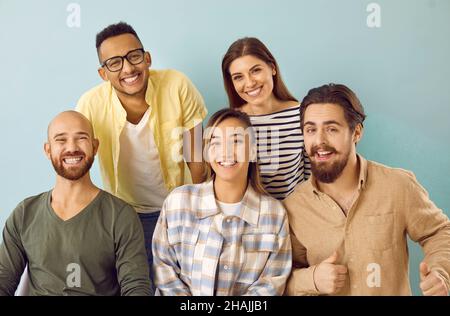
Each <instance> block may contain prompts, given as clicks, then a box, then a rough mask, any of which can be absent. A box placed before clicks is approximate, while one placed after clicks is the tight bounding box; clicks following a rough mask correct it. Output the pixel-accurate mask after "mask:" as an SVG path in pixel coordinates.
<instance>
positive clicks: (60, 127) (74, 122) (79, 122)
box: [47, 111, 94, 142]
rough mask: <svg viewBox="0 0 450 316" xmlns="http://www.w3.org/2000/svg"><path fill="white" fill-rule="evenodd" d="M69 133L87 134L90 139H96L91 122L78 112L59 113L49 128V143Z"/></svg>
mask: <svg viewBox="0 0 450 316" xmlns="http://www.w3.org/2000/svg"><path fill="white" fill-rule="evenodd" d="M69 133H77V134H86V135H87V136H89V138H91V139H93V138H94V130H93V128H92V124H91V122H89V120H88V119H87V118H86V117H85V116H84V115H83V114H81V113H79V112H76V111H64V112H61V113H59V114H58V115H56V116H55V117H54V118H53V120H52V121H51V122H50V124H49V125H48V128H47V138H48V141H49V142H50V141H51V140H52V139H55V138H56V137H58V136H61V135H65V134H69Z"/></svg>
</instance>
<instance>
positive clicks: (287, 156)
mask: <svg viewBox="0 0 450 316" xmlns="http://www.w3.org/2000/svg"><path fill="white" fill-rule="evenodd" d="M222 75H223V80H224V85H225V91H226V93H227V95H228V100H229V105H230V107H231V108H232V109H236V110H239V111H242V112H244V113H246V114H248V115H249V117H250V120H251V122H252V125H253V126H254V128H255V130H256V138H257V144H258V162H259V166H260V174H261V177H262V182H263V185H264V188H265V189H266V191H267V192H269V193H270V194H271V195H272V196H273V197H275V198H277V199H279V200H283V199H284V198H286V197H287V196H288V195H289V194H290V193H291V192H292V191H293V190H294V187H295V185H296V184H298V183H300V182H302V181H304V180H306V179H307V178H308V177H309V175H310V174H311V171H310V170H311V166H310V162H309V159H308V157H307V156H305V151H304V143H303V134H302V131H301V128H300V104H299V102H298V101H297V99H296V98H295V97H293V96H292V94H291V93H290V92H289V90H288V89H287V88H286V85H285V84H284V82H283V80H282V79H281V74H280V69H279V67H278V63H277V61H276V60H275V58H274V57H273V55H272V53H271V52H270V51H269V50H268V49H267V47H266V46H265V45H264V44H263V43H262V42H261V41H260V40H258V39H257V38H252V37H245V38H242V39H239V40H237V41H235V42H234V43H233V44H232V45H231V46H230V47H229V49H228V51H227V53H226V54H225V56H224V57H223V60H222Z"/></svg>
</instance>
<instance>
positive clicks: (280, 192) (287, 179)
mask: <svg viewBox="0 0 450 316" xmlns="http://www.w3.org/2000/svg"><path fill="white" fill-rule="evenodd" d="M250 120H251V122H252V125H253V127H254V129H255V132H256V140H257V144H258V163H259V168H260V173H261V178H262V182H263V185H264V187H265V189H266V190H267V192H269V193H270V194H271V195H272V196H273V197H274V198H276V199H278V200H283V199H285V198H286V197H287V196H288V195H289V194H290V193H291V192H292V191H293V190H294V187H295V186H296V185H297V184H298V183H299V182H302V181H305V180H307V179H308V178H309V176H310V175H311V164H310V161H309V158H308V157H307V156H305V153H306V151H304V148H305V144H304V142H303V133H302V130H301V129H300V105H297V106H295V107H290V108H288V109H285V110H282V111H279V112H275V113H271V114H263V115H250Z"/></svg>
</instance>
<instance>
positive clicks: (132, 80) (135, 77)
mask: <svg viewBox="0 0 450 316" xmlns="http://www.w3.org/2000/svg"><path fill="white" fill-rule="evenodd" d="M137 78H138V75H136V76H134V77H129V78H124V79H123V81H125V82H126V83H133V82H135V81H136V80H137Z"/></svg>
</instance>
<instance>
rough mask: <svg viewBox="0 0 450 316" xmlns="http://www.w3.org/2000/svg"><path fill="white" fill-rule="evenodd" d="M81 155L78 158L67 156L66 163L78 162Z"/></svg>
mask: <svg viewBox="0 0 450 316" xmlns="http://www.w3.org/2000/svg"><path fill="white" fill-rule="evenodd" d="M81 159H82V158H81V157H77V158H65V159H64V162H65V163H66V164H69V165H70V164H76V163H77V162H79V161H81Z"/></svg>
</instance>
